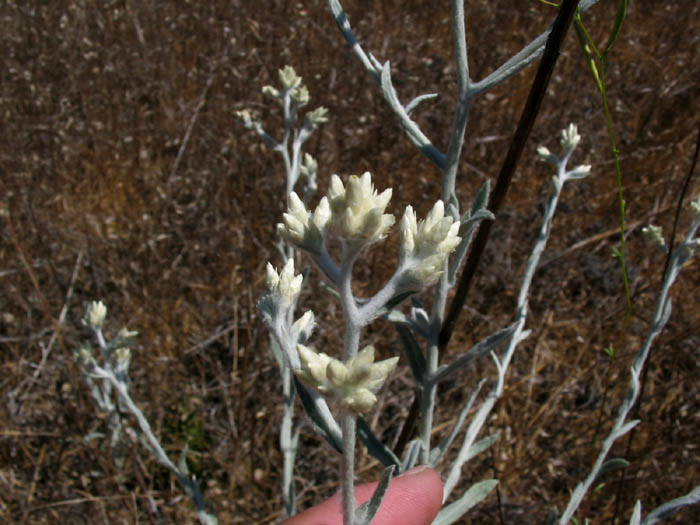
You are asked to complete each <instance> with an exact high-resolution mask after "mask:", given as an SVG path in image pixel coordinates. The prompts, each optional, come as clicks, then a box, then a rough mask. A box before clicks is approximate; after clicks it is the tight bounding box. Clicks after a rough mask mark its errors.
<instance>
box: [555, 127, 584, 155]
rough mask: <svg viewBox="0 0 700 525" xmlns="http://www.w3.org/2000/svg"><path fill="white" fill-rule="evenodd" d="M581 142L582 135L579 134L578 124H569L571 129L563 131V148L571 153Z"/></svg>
mask: <svg viewBox="0 0 700 525" xmlns="http://www.w3.org/2000/svg"><path fill="white" fill-rule="evenodd" d="M579 142H581V135H579V134H578V128H577V127H576V124H569V127H568V128H566V129H563V130H561V140H560V143H561V147H562V148H564V149H565V150H566V151H571V150H572V149H574V148H575V147H576V146H578V143H579Z"/></svg>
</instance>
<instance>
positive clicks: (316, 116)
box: [304, 106, 328, 129]
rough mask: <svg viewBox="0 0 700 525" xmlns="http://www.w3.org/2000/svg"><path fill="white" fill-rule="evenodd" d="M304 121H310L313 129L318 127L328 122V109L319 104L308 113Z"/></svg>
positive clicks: (309, 123)
mask: <svg viewBox="0 0 700 525" xmlns="http://www.w3.org/2000/svg"><path fill="white" fill-rule="evenodd" d="M304 121H305V122H306V123H308V125H309V126H310V127H311V128H312V129H316V128H318V126H319V125H321V124H325V123H326V122H328V110H327V109H326V108H324V107H323V106H319V107H317V108H316V109H314V110H313V111H310V112H309V113H307V114H306V116H305V117H304Z"/></svg>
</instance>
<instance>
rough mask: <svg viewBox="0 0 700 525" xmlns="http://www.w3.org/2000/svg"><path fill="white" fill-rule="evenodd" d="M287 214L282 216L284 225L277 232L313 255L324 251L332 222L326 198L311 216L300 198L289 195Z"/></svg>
mask: <svg viewBox="0 0 700 525" xmlns="http://www.w3.org/2000/svg"><path fill="white" fill-rule="evenodd" d="M288 202H289V206H288V209H287V213H284V214H283V215H282V223H280V224H278V225H277V232H278V233H279V235H280V236H281V237H282V238H284V239H286V240H287V241H289V242H291V243H293V244H296V245H297V246H299V247H300V248H303V249H305V250H307V251H309V252H312V253H319V252H320V251H322V250H323V246H324V244H325V242H326V236H327V234H328V227H329V226H330V221H331V209H330V206H329V204H328V199H327V198H326V197H324V198H322V199H321V200H320V202H319V203H318V206H317V207H316V209H315V210H314V213H313V214H311V213H309V211H308V210H307V209H306V206H305V205H304V203H303V202H302V201H301V199H300V198H299V196H298V195H297V194H296V193H295V192H292V193H290V194H289V200H288Z"/></svg>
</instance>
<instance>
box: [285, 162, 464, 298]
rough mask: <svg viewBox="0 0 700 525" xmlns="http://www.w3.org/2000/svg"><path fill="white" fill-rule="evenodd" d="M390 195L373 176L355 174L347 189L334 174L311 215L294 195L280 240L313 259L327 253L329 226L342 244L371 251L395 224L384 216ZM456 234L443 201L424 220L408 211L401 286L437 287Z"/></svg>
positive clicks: (456, 224)
mask: <svg viewBox="0 0 700 525" xmlns="http://www.w3.org/2000/svg"><path fill="white" fill-rule="evenodd" d="M391 193H392V192H391V189H387V190H384V191H383V192H382V193H378V192H377V190H375V188H374V185H373V184H372V177H371V175H370V174H369V172H366V173H364V174H363V175H362V176H361V177H358V176H357V175H351V176H350V177H349V179H348V181H347V184H346V185H343V182H342V181H341V180H340V177H338V176H337V175H333V177H332V178H331V183H330V187H329V189H328V194H327V196H325V197H323V198H322V199H321V201H320V202H319V204H318V206H317V207H316V209H315V210H314V212H313V213H311V212H310V211H309V210H307V209H306V206H305V205H304V203H303V202H302V201H301V199H300V198H299V197H298V195H297V194H296V193H291V194H290V195H289V202H288V209H287V212H286V213H284V214H283V216H282V223H280V224H278V225H277V231H278V233H279V234H280V236H281V237H282V238H284V239H286V240H287V241H289V242H291V243H293V244H296V245H297V246H299V247H300V248H302V249H304V250H306V251H308V252H310V253H312V254H320V253H321V252H322V251H323V250H325V243H326V238H327V235H328V231H329V228H330V226H331V225H333V226H334V227H335V228H336V229H337V231H338V234H339V236H340V238H341V239H342V240H343V241H344V242H346V243H350V244H357V245H359V246H367V245H370V244H372V243H375V242H377V241H380V240H382V239H384V238H385V237H386V235H387V233H388V231H389V229H390V228H391V227H392V226H393V224H394V222H395V218H394V216H393V215H392V214H390V213H384V212H385V210H386V207H387V205H388V204H389V200H390V199H391ZM458 232H459V222H456V221H455V220H454V219H453V218H452V217H450V216H446V215H445V208H444V204H443V203H442V201H438V202H436V203H435V205H434V206H433V209H432V210H431V211H430V213H429V214H428V216H427V217H426V219H425V220H422V221H418V219H417V218H416V213H415V211H414V210H413V208H412V207H411V206H407V207H406V211H405V213H404V215H403V218H402V220H401V231H400V233H401V257H400V261H399V265H400V269H401V271H402V272H403V275H402V277H403V279H404V282H403V283H402V284H403V285H404V286H405V287H408V288H416V287H423V286H428V285H430V284H433V283H434V282H435V281H436V280H437V279H438V278H439V277H440V275H441V274H442V271H443V268H444V265H445V261H446V260H447V258H448V257H449V256H450V254H451V253H452V252H453V251H454V250H455V248H456V247H457V245H458V244H459V242H460V241H461V238H460V237H459V235H458Z"/></svg>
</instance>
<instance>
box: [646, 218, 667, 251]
mask: <svg viewBox="0 0 700 525" xmlns="http://www.w3.org/2000/svg"><path fill="white" fill-rule="evenodd" d="M642 234H643V235H644V237H646V238H647V240H648V241H650V242H651V243H652V244H655V245H656V246H658V247H659V248H662V249H663V247H664V246H666V241H665V240H664V236H663V233H662V229H661V226H655V225H653V224H650V225H649V226H645V227H644V228H642Z"/></svg>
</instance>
